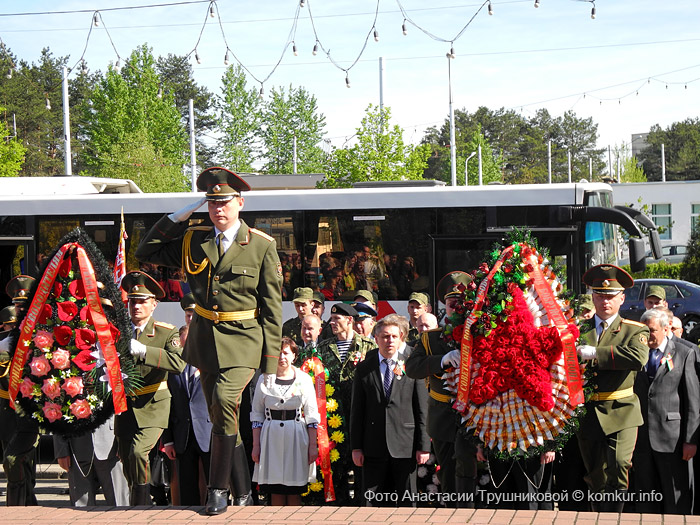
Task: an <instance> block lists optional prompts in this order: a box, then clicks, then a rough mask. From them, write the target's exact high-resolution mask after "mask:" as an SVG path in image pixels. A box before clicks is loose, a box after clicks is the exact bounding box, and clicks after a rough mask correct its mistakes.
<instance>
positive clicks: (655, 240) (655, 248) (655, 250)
mask: <svg viewBox="0 0 700 525" xmlns="http://www.w3.org/2000/svg"><path fill="white" fill-rule="evenodd" d="M649 245H650V247H651V253H652V254H654V259H661V257H663V252H662V251H661V238H660V237H659V231H658V230H657V229H653V230H649Z"/></svg>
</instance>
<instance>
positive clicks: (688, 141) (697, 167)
mask: <svg viewBox="0 0 700 525" xmlns="http://www.w3.org/2000/svg"><path fill="white" fill-rule="evenodd" d="M646 142H647V144H649V147H647V148H645V149H644V150H643V151H642V152H641V153H640V155H639V156H640V159H641V161H642V162H643V163H644V171H645V172H646V173H647V174H648V178H649V181H660V180H661V145H662V144H663V145H664V150H665V155H666V180H697V179H700V118H688V119H686V120H684V121H683V122H674V123H673V124H671V125H670V126H669V127H668V128H666V129H662V128H661V126H659V125H658V124H656V125H654V126H652V127H651V130H650V131H649V134H648V135H647V139H646Z"/></svg>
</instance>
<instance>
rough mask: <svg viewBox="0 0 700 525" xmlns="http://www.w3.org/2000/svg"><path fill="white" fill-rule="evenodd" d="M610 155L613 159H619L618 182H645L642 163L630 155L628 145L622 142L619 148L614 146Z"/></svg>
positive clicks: (645, 177)
mask: <svg viewBox="0 0 700 525" xmlns="http://www.w3.org/2000/svg"><path fill="white" fill-rule="evenodd" d="M612 154H613V158H614V159H620V172H621V173H620V182H647V176H646V174H645V173H644V170H643V169H642V164H643V163H642V162H640V161H638V160H637V157H635V156H633V155H632V151H631V149H630V145H629V144H627V143H625V142H623V143H622V144H621V145H620V146H615V147H614V148H613V151H612ZM611 175H612V174H611Z"/></svg>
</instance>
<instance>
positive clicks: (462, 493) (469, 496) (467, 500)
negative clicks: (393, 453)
mask: <svg viewBox="0 0 700 525" xmlns="http://www.w3.org/2000/svg"><path fill="white" fill-rule="evenodd" d="M455 489H456V490H457V502H456V503H457V508H458V509H473V508H474V494H475V492H476V480H475V479H474V478H460V477H459V476H455Z"/></svg>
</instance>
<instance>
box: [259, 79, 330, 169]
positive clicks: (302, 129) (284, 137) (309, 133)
mask: <svg viewBox="0 0 700 525" xmlns="http://www.w3.org/2000/svg"><path fill="white" fill-rule="evenodd" d="M263 123H264V125H263V128H262V142H263V147H264V150H265V157H266V159H267V162H266V163H265V166H264V168H263V170H264V171H266V172H268V173H292V172H293V170H294V142H295V141H296V157H297V172H299V173H320V172H321V171H323V162H324V157H325V154H324V152H323V149H321V147H320V146H319V143H320V142H321V140H322V139H323V135H324V131H323V128H324V127H325V126H326V117H325V115H324V114H323V113H319V112H318V104H317V102H316V97H314V96H313V95H311V94H310V93H309V92H308V91H306V90H305V89H304V88H302V87H299V88H293V87H292V86H291V85H290V86H289V91H288V92H287V93H285V89H284V87H281V88H279V89H275V88H273V89H272V92H271V93H270V100H269V101H268V102H267V103H266V104H265V107H264V110H263Z"/></svg>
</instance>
